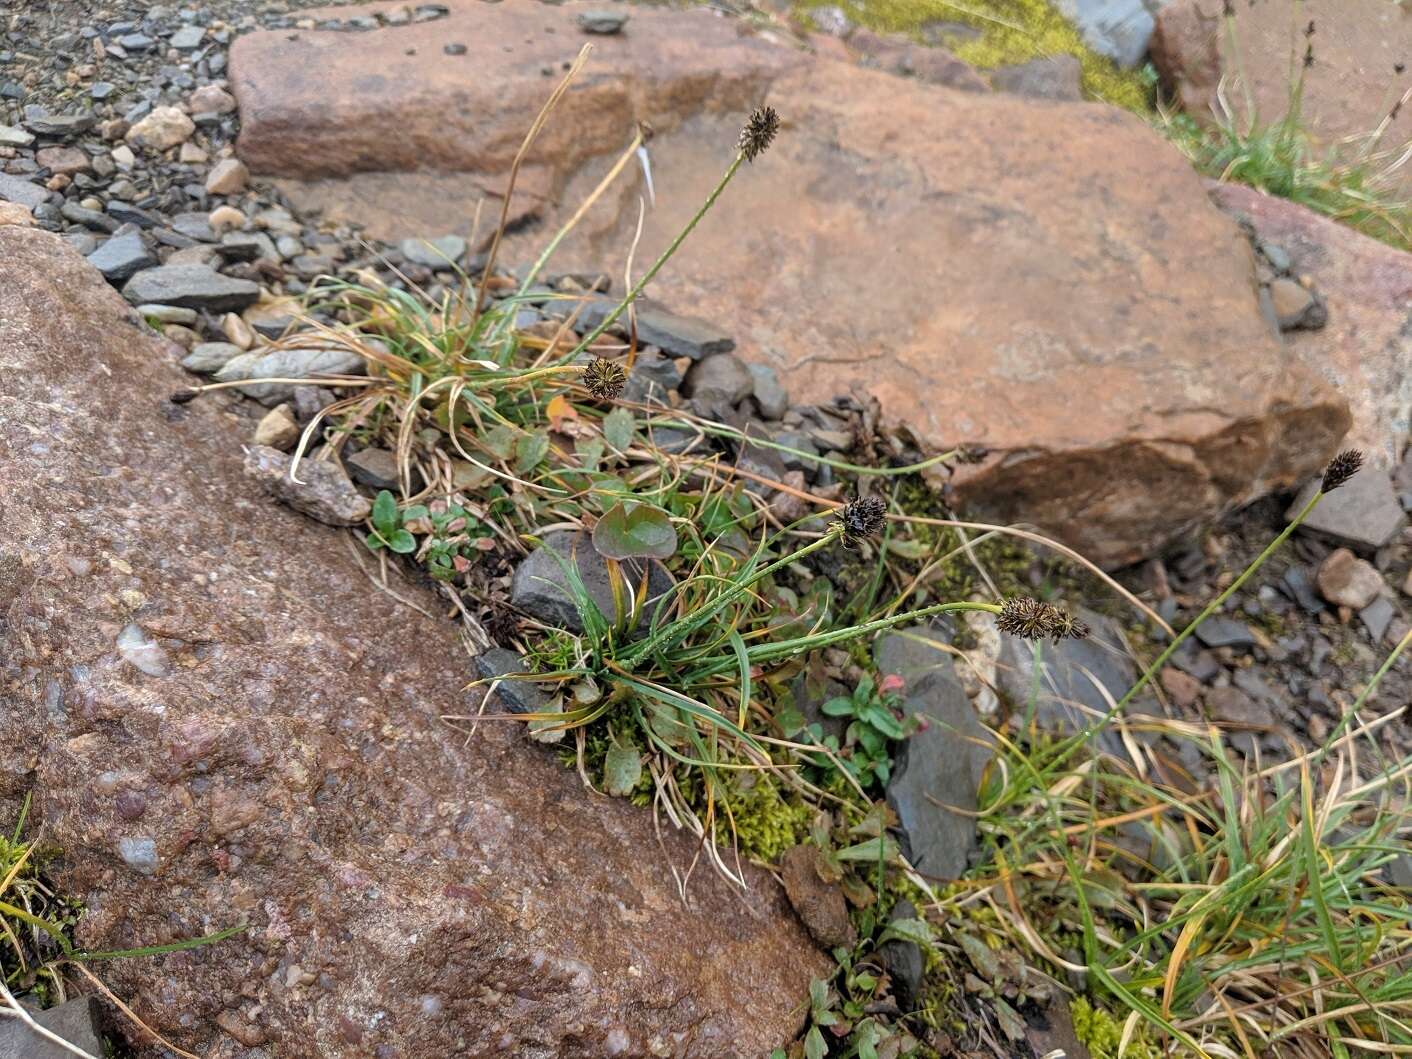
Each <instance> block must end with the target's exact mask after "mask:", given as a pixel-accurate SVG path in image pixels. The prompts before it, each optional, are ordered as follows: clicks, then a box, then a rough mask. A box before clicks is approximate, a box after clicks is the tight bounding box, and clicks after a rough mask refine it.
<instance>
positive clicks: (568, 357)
mask: <svg viewBox="0 0 1412 1059" xmlns="http://www.w3.org/2000/svg"><path fill="white" fill-rule="evenodd" d="M744 161H745V152H744V151H738V152H736V156H735V160H734V161H733V162H731V164H730V168H728V169H727V170H726V174H725V176H723V177H721V179H720V182H719V183H718V184H717V185H716V186H715V187H714V188H712V189H711V194H709V195H707V196H706V201H705V202H703V203H702V204H701V208H700V209H699V210H697V211H696V213H695V214H693V215H692V218H691V220H689V221H687V222H686V227H685V228H683V229H682V230H681V231H680V232H678V233H677V237H676V238H675V239H673V240H672V241H671V242H670V243H669V244H668V245H667V249H665V250H663V251H662V254H661V256H660V257H658V258H657V260H656V261H654V262H652V267H651V268H649V269H648V270H647V271H646V272H645V273H643V276H642V278H641V279H640V280H638V281H637V283H636V284H634V285H633V288H632V290H630V291H628V292H627V294H626V295H624V296H623V300H622V301H620V302H618V304H617V305H616V306H615V307H614V309H613V311H612V312H610V313H609V314H608V315H607V316H605V317H604V318H603V322H602V323H600V324H599V325H598V326H597V327H595V328H594V329H593V330H592V331H590V332H589V333H588V334H587V335H585V336H584V337H583V339H582V340H580V342H579V344H578V345H576V346H575V347H574V348H573V349H571V350H569V352H568V353H566V354H565V355H564V358H563V359H564V360H565V361H572V360H573V359H574V358H575V357H577V356H578V355H579V354H580V353H582V352H583V351H584V350H585V349H587V348H588V347H589V346H591V345H592V344H593V343H594V342H595V341H597V340H598V336H599V335H601V334H603V332H604V331H606V330H608V328H609V327H611V326H612V325H613V321H615V320H617V318H618V317H620V316H622V315H623V313H624V312H625V311H626V310H627V307H628V306H629V305H631V304H632V303H633V302H635V301H637V296H638V295H639V294H641V293H642V291H643V288H645V287H646V286H647V284H648V283H650V282H651V281H652V278H653V277H654V276H656V275H657V273H658V272H660V271H661V269H662V266H663V265H665V264H666V263H667V262H668V261H670V260H671V259H672V255H673V254H675V253H676V252H677V250H678V248H680V246H681V244H682V243H683V242H685V240H686V237H687V236H688V235H690V234H691V233H692V230H693V229H694V228H695V227H696V225H697V224H698V223H699V222H700V221H701V218H702V217H704V216H706V214H707V212H708V211H709V210H710V209H711V207H712V206H714V205H715V204H716V200H717V199H718V198H720V197H721V192H723V191H725V190H726V185H727V184H729V183H730V182H731V178H732V177H733V176H735V173H736V170H737V169H739V168H740V166H741V163H742V162H744Z"/></svg>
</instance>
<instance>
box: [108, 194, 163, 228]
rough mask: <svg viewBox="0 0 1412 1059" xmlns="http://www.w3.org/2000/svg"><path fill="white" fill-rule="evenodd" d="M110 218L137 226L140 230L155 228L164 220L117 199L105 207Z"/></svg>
mask: <svg viewBox="0 0 1412 1059" xmlns="http://www.w3.org/2000/svg"><path fill="white" fill-rule="evenodd" d="M104 208H105V209H106V210H107V212H108V216H110V217H112V218H113V219H114V220H116V221H118V222H119V223H120V224H135V225H137V226H138V227H139V228H155V227H157V226H158V225H159V224H161V223H162V218H161V217H158V216H157V215H156V214H155V213H152V212H150V211H148V210H144V209H142V207H140V206H134V205H133V204H132V203H130V202H120V201H118V200H117V199H114V200H113V201H111V202H109V203H108V205H107V206H106V207H104Z"/></svg>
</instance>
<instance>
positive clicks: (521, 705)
mask: <svg viewBox="0 0 1412 1059" xmlns="http://www.w3.org/2000/svg"><path fill="white" fill-rule="evenodd" d="M527 672H529V670H527V669H526V668H525V660H524V659H523V658H521V657H520V655H519V654H518V653H517V652H515V651H509V650H506V649H505V648H503V647H492V648H491V649H490V650H488V651H482V652H481V653H480V654H478V655H476V675H477V676H478V677H480V678H481V679H482V680H493V679H495V678H496V677H505V676H510V675H511V674H514V673H527ZM495 696H496V697H495V699H494V700H492V705H495V706H499V707H501V708H502V709H504V710H505V712H506V713H541V712H543V711H544V710H546V709H547V708H548V707H549V704H550V697H549V695H548V694H547V693H546V692H545V691H544V690H543V689H542V688H540V686H539V685H538V684H534V683H531V682H530V681H527V680H503V681H501V682H500V684H499V686H498V687H496V689H495Z"/></svg>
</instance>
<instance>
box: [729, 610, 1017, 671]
mask: <svg viewBox="0 0 1412 1059" xmlns="http://www.w3.org/2000/svg"><path fill="white" fill-rule="evenodd" d="M1000 609H1001V608H1000V605H999V604H997V603H971V602H964V601H963V602H961V603H937V604H935V605H933V606H930V607H923V608H922V609H921V610H909V611H908V612H907V613H906V614H894V615H892V617H890V618H878V619H876V620H874V621H868V622H864V623H863V624H861V625H850V626H849V627H848V628H846V629H835V630H833V631H832V632H826V633H817V634H815V635H813V636H800V637H798V638H796V639H793V640H781V641H779V642H778V643H766V644H758V645H757V646H755V647H751V648H747V650H746V653H747V654H748V655H749V656H750V661H751V662H767V661H769V660H771V659H774V658H781V657H787V656H789V655H792V654H797V653H798V652H800V651H812V650H813V649H814V648H816V647H827V646H828V645H829V644H834V643H839V642H840V641H843V640H851V639H853V638H854V637H857V636H866V635H867V634H868V633H872V632H880V631H882V630H883V629H890V628H892V627H893V626H894V625H900V624H901V623H902V622H905V621H920V620H922V619H923V618H931V617H935V616H936V615H938V614H951V613H954V612H956V611H962V610H982V611H986V612H987V613H990V614H999V613H1000Z"/></svg>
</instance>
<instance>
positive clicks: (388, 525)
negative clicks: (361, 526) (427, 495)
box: [363, 489, 425, 555]
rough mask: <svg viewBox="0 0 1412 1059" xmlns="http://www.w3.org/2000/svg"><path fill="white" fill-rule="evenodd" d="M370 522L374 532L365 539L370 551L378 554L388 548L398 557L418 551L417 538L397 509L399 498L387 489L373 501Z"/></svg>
mask: <svg viewBox="0 0 1412 1059" xmlns="http://www.w3.org/2000/svg"><path fill="white" fill-rule="evenodd" d="M424 513H425V512H423V514H424ZM369 521H370V522H371V523H372V532H371V533H369V534H368V535H367V536H366V537H365V538H363V540H364V543H365V544H367V546H368V550H369V551H374V552H376V551H380V550H382V549H383V548H386V549H388V550H389V551H393V552H396V553H397V554H398V555H407V554H408V553H409V552H414V551H416V550H417V538H416V537H414V536H412V533H411V531H410V530H408V529H406V528H405V527H404V526H403V525H402V522H403V514H402V512H401V510H400V509H399V508H398V507H397V498H396V497H395V496H393V495H392V494H391V493H390V492H388V491H387V490H386V489H384V490H382V492H380V493H378V495H377V499H376V500H374V501H373V510H372V515H371V517H370V519H369Z"/></svg>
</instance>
